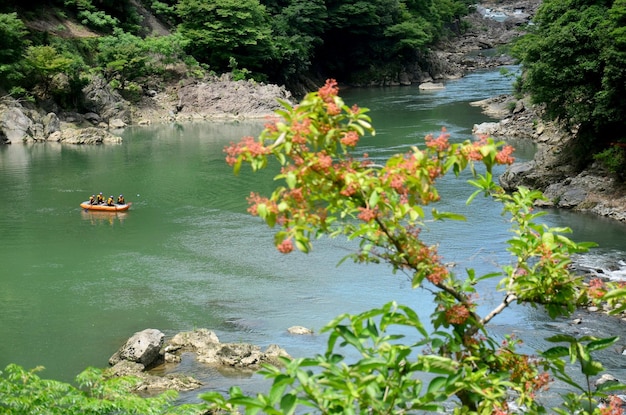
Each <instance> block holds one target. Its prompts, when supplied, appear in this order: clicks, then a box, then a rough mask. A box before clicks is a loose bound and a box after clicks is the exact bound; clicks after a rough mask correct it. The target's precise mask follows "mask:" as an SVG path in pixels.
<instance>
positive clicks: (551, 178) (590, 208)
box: [473, 96, 626, 222]
mask: <svg viewBox="0 0 626 415" xmlns="http://www.w3.org/2000/svg"><path fill="white" fill-rule="evenodd" d="M473 104H474V105H477V106H480V107H482V108H483V109H484V111H485V113H487V114H489V115H491V116H493V117H496V118H501V120H500V121H499V122H493V123H483V124H479V125H475V126H474V129H473V132H474V134H476V135H489V136H492V137H501V138H505V139H506V138H509V139H510V138H515V139H526V140H531V141H532V142H534V143H535V144H536V146H537V152H536V154H535V157H534V158H533V160H531V161H528V162H525V163H514V164H513V165H511V166H510V167H509V168H508V169H507V171H506V172H505V173H504V174H503V175H502V176H501V177H500V184H501V185H502V186H503V187H504V188H505V189H506V190H509V191H512V190H515V189H516V188H517V187H519V186H527V187H530V188H533V189H539V190H541V191H543V193H544V195H545V197H546V200H545V201H541V202H539V203H537V205H538V206H540V207H557V208H562V209H572V210H576V211H581V212H589V213H593V214H596V215H600V216H603V217H607V218H611V219H615V220H617V221H620V222H626V184H625V183H624V182H623V181H621V180H620V179H619V178H618V177H617V176H616V175H615V174H612V173H610V172H609V171H608V170H607V169H605V168H604V167H603V166H602V165H601V164H599V163H597V162H596V163H593V164H591V165H590V166H588V167H587V168H585V169H584V170H582V171H577V170H575V168H574V166H573V163H572V162H571V158H570V157H569V155H568V152H567V151H565V150H566V149H567V148H568V147H570V146H571V142H572V141H573V140H575V139H576V134H575V133H576V132H575V131H567V130H565V129H564V128H563V127H562V126H561V125H559V124H558V123H556V122H548V121H545V120H544V118H543V110H542V108H541V106H537V105H533V104H531V103H530V100H529V99H528V98H524V99H516V98H514V97H513V96H499V97H494V98H490V99H487V100H484V101H478V102H475V103H473Z"/></svg>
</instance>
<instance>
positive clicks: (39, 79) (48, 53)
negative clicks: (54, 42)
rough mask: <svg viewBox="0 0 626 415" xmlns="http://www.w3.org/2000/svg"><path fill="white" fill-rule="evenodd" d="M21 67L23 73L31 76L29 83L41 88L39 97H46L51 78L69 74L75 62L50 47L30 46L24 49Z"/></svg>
mask: <svg viewBox="0 0 626 415" xmlns="http://www.w3.org/2000/svg"><path fill="white" fill-rule="evenodd" d="M23 65H24V72H25V73H26V74H27V75H30V76H31V82H35V83H36V84H37V85H39V86H41V88H42V91H41V96H42V97H46V96H47V95H48V92H49V91H50V88H51V85H52V82H53V78H54V77H55V76H57V75H60V74H67V73H69V72H70V68H72V67H73V66H75V65H76V62H75V61H74V59H72V58H71V57H68V56H64V55H63V54H61V53H59V52H58V51H57V50H56V49H55V48H54V47H52V46H30V47H28V49H26V54H25V56H24V62H23Z"/></svg>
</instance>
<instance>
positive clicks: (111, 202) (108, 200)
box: [107, 195, 115, 206]
mask: <svg viewBox="0 0 626 415" xmlns="http://www.w3.org/2000/svg"><path fill="white" fill-rule="evenodd" d="M114 204H115V199H113V195H111V196H109V198H108V199H107V205H109V206H113V205H114Z"/></svg>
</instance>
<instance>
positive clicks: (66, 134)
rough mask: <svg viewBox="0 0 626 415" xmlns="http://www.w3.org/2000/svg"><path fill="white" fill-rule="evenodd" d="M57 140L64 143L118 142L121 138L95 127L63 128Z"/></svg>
mask: <svg viewBox="0 0 626 415" xmlns="http://www.w3.org/2000/svg"><path fill="white" fill-rule="evenodd" d="M57 141H60V142H62V143H65V144H119V143H121V142H122V138H121V137H119V136H116V135H113V134H111V133H110V132H108V131H106V130H103V129H101V128H96V127H88V128H80V129H76V128H65V129H64V130H63V131H62V132H61V137H60V139H59V140H57Z"/></svg>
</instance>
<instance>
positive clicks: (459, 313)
mask: <svg viewBox="0 0 626 415" xmlns="http://www.w3.org/2000/svg"><path fill="white" fill-rule="evenodd" d="M445 316H446V321H447V322H448V323H449V324H464V323H465V322H466V321H467V319H468V318H469V316H470V311H469V310H468V309H467V307H466V306H465V304H454V305H452V306H451V307H448V308H447V309H446V312H445Z"/></svg>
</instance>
